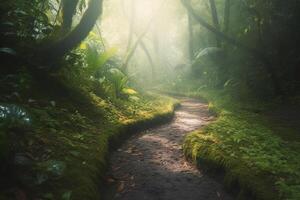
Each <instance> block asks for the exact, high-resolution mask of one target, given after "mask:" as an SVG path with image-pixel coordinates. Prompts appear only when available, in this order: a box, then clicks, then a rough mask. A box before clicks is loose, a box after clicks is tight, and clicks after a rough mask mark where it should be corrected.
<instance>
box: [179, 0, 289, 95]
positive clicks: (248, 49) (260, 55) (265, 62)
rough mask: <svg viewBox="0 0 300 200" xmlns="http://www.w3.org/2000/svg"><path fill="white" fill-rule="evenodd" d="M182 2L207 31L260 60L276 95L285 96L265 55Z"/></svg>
mask: <svg viewBox="0 0 300 200" xmlns="http://www.w3.org/2000/svg"><path fill="white" fill-rule="evenodd" d="M181 2H182V4H183V6H184V7H185V8H186V9H187V11H188V12H189V13H190V14H191V16H192V17H193V18H194V19H195V20H196V21H197V22H198V23H199V24H200V25H201V26H203V27H204V28H206V29H207V30H209V31H211V32H212V33H213V34H215V35H216V36H217V37H218V38H220V39H221V40H223V41H225V42H228V43H229V44H231V45H234V46H236V47H238V48H240V49H242V50H244V51H245V52H247V53H249V54H250V55H252V56H253V57H255V58H256V59H258V60H260V61H261V63H262V64H263V65H264V67H265V70H266V71H267V73H268V74H269V75H270V79H271V81H272V84H273V87H274V90H275V93H276V94H278V95H283V90H282V88H281V85H280V84H279V83H280V82H279V78H278V76H277V74H276V73H275V71H274V69H273V65H272V63H271V61H270V60H269V59H268V58H267V56H266V54H265V53H263V52H261V51H259V50H258V49H256V48H252V47H249V46H247V45H245V44H243V43H241V42H239V41H238V40H236V39H235V38H232V37H229V36H227V35H226V34H224V33H223V32H221V31H219V30H218V29H216V28H215V27H214V26H212V25H210V24H209V23H207V22H206V21H205V20H204V19H203V18H202V17H201V16H199V15H197V14H196V12H195V11H194V9H193V8H192V6H191V5H190V3H189V2H188V1H187V0H181Z"/></svg>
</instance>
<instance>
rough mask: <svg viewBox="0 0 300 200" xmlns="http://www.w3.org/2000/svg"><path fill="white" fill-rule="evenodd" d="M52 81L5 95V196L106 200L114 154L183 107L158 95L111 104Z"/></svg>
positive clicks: (1, 195) (1, 139) (0, 195)
mask: <svg viewBox="0 0 300 200" xmlns="http://www.w3.org/2000/svg"><path fill="white" fill-rule="evenodd" d="M51 84H52V85H51V87H48V89H47V91H45V89H44V88H45V85H44V84H41V82H39V84H37V83H36V82H34V83H32V84H31V87H30V93H26V91H25V92H24V89H22V90H20V91H18V92H16V94H15V95H14V96H7V97H6V96H2V97H1V98H0V102H1V107H0V116H1V121H0V122H1V124H0V125H1V127H7V129H6V130H1V132H0V147H1V154H0V160H1V165H0V166H1V168H0V172H1V177H2V178H1V180H0V186H1V191H0V199H16V198H17V199H24V198H26V199H45V200H46V199H48V200H51V199H53V200H54V199H62V200H69V199H75V200H76V199H78V200H82V199H91V200H94V199H101V197H102V194H101V193H100V191H101V185H102V184H101V183H103V181H105V177H104V176H105V173H106V168H107V160H108V156H109V153H110V151H111V150H112V149H113V148H114V147H117V145H119V144H120V143H121V142H122V140H123V139H124V138H126V137H128V136H129V135H130V134H132V133H134V132H136V131H137V130H139V129H142V128H146V127H148V126H150V125H154V124H159V123H162V122H163V121H165V120H168V119H170V118H171V116H172V114H173V111H174V106H175V104H177V103H176V102H175V101H174V100H173V99H171V98H168V97H165V96H161V95H157V94H151V93H143V92H135V98H106V99H104V98H101V97H100V96H98V95H96V94H95V93H93V92H92V91H90V92H89V91H87V90H84V88H80V87H73V86H72V85H68V87H67V88H65V90H64V89H62V87H63V84H62V85H61V84H58V85H53V84H54V82H53V81H51ZM57 86H59V87H57ZM7 93H8V94H11V93H12V92H10V91H9V92H7ZM8 100H9V102H10V104H4V102H7V101H8ZM10 105H12V106H13V107H14V109H15V110H16V116H17V115H19V114H21V115H20V116H19V117H14V116H15V115H12V114H11V112H12V110H11V108H10ZM6 111H7V112H6ZM5 112H6V113H10V114H9V115H7V114H5ZM10 115H12V117H11V116H10ZM13 117H14V118H13ZM4 118H6V119H8V122H9V124H12V126H10V125H9V124H5V123H6V122H5V121H3V120H2V119H4ZM24 119H25V121H26V126H24V124H22V123H21V122H22V120H23V121H24ZM11 122H13V123H11ZM19 122H20V123H19ZM27 122H28V123H27ZM3 123H4V124H3ZM2 154H3V155H2Z"/></svg>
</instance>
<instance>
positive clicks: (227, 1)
mask: <svg viewBox="0 0 300 200" xmlns="http://www.w3.org/2000/svg"><path fill="white" fill-rule="evenodd" d="M230 6H231V2H230V0H225V7H224V33H225V34H227V33H228V30H229V22H230Z"/></svg>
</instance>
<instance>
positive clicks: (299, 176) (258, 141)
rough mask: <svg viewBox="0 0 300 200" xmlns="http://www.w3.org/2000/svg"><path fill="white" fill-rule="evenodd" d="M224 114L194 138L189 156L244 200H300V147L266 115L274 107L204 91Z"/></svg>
mask: <svg viewBox="0 0 300 200" xmlns="http://www.w3.org/2000/svg"><path fill="white" fill-rule="evenodd" d="M188 95H189V96H193V97H201V98H205V99H207V100H208V101H209V107H210V109H211V110H212V111H214V112H216V113H217V114H218V118H217V120H216V121H214V122H213V123H211V124H210V125H208V126H206V127H205V128H204V129H201V130H197V131H195V132H192V133H190V134H189V135H188V136H187V137H186V139H185V142H184V152H185V155H186V156H187V157H188V158H190V159H192V160H193V161H194V162H196V163H197V164H198V165H200V166H201V167H202V168H203V167H205V169H207V170H208V171H211V172H214V173H217V172H222V174H223V175H224V183H225V186H226V187H228V188H230V189H231V190H233V191H234V190H235V192H236V193H237V194H236V195H237V197H238V199H270V200H271V199H272V200H273V199H290V200H296V199H300V192H299V191H300V182H299V180H300V156H299V152H300V144H299V141H285V140H283V139H282V138H281V137H279V136H278V135H276V134H274V132H273V130H272V129H271V128H270V127H269V126H268V125H267V124H266V123H265V122H264V120H263V117H262V115H261V114H260V113H261V112H263V111H264V110H266V109H270V108H272V107H273V105H270V104H263V103H254V101H252V103H249V102H248V103H245V102H244V103H242V102H240V101H235V100H233V99H232V98H231V97H230V96H228V95H227V96H226V95H225V93H224V92H223V93H222V92H218V91H210V90H200V91H198V92H195V93H189V94H188Z"/></svg>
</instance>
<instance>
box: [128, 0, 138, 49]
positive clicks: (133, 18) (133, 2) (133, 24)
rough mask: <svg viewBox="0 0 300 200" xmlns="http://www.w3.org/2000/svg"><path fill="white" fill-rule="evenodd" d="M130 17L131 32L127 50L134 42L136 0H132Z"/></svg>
mask: <svg viewBox="0 0 300 200" xmlns="http://www.w3.org/2000/svg"><path fill="white" fill-rule="evenodd" d="M130 8H131V10H130V12H131V13H130V15H129V16H130V19H129V32H128V42H127V48H126V49H127V51H129V50H130V47H131V44H132V39H133V33H134V29H135V13H136V10H135V0H131V5H130Z"/></svg>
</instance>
